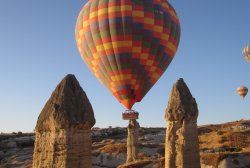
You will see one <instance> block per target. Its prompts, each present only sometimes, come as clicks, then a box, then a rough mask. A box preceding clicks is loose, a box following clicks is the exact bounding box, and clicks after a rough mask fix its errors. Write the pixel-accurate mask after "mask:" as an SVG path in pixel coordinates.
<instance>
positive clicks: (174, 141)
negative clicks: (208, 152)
mask: <svg viewBox="0 0 250 168" xmlns="http://www.w3.org/2000/svg"><path fill="white" fill-rule="evenodd" d="M197 117H198V107H197V104H196V101H195V99H194V98H193V97H192V95H191V93H190V91H189V89H188V87H187V85H186V84H185V82H184V80H183V79H179V80H178V81H177V82H176V83H175V84H174V86H173V88H172V91H171V94H170V100H169V102H168V106H167V109H166V113H165V118H166V121H167V128H166V143H165V149H166V150H165V168H200V155H199V139H198V133H197Z"/></svg>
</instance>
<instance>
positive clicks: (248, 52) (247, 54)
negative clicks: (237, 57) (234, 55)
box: [242, 45, 250, 62]
mask: <svg viewBox="0 0 250 168" xmlns="http://www.w3.org/2000/svg"><path fill="white" fill-rule="evenodd" d="M242 54H243V56H244V58H245V59H246V60H247V61H248V62H250V45H248V46H246V47H245V48H244V49H243V51H242Z"/></svg>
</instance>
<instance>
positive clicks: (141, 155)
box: [137, 152, 149, 160]
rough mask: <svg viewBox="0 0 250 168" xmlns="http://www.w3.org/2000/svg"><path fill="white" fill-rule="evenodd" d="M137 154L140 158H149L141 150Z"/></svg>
mask: <svg viewBox="0 0 250 168" xmlns="http://www.w3.org/2000/svg"><path fill="white" fill-rule="evenodd" d="M137 156H138V158H139V159H140V160H147V159H148V158H149V156H148V155H147V154H145V153H143V152H138V155H137Z"/></svg>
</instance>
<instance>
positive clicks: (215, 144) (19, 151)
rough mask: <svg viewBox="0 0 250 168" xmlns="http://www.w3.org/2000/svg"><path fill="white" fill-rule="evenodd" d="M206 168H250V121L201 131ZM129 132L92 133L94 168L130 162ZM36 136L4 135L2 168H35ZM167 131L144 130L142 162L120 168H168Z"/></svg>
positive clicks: (0, 153)
mask: <svg viewBox="0 0 250 168" xmlns="http://www.w3.org/2000/svg"><path fill="white" fill-rule="evenodd" d="M198 133H199V143H200V155H201V161H202V167H203V168H205V166H206V168H215V167H218V168H231V167H232V168H234V167H235V168H247V167H250V120H240V121H234V122H228V123H223V124H209V125H202V126H199V127H198ZM126 135H127V130H126V128H120V127H117V128H103V129H102V128H94V129H93V130H92V137H93V145H92V154H93V168H101V167H102V168H110V167H118V166H119V165H121V164H123V163H124V162H125V160H126ZM33 146H34V134H33V133H26V134H25V133H21V132H18V133H11V134H0V168H17V167H20V168H31V167H32V166H31V165H32V154H33ZM164 148H165V128H144V127H142V128H140V144H139V156H140V159H141V160H139V161H137V162H135V163H131V164H129V165H123V166H120V168H128V167H130V168H133V167H134V168H135V167H138V166H139V167H140V168H144V167H146V166H147V167H154V168H163V167H164V154H165V153H164V152H165V149H164Z"/></svg>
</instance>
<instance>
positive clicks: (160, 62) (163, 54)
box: [75, 0, 180, 119]
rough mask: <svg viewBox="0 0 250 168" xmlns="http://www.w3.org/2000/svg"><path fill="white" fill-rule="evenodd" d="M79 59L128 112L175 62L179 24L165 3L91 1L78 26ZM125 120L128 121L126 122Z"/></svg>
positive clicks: (133, 115) (153, 0) (131, 115)
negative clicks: (173, 60) (173, 61)
mask: <svg viewBox="0 0 250 168" xmlns="http://www.w3.org/2000/svg"><path fill="white" fill-rule="evenodd" d="M75 37H76V43H77V47H78V50H79V52H80V55H81V57H82V59H83V60H84V62H85V63H86V65H87V66H88V67H89V69H90V70H91V71H92V73H93V74H94V75H95V76H96V78H98V80H99V81H100V82H101V83H102V84H103V85H105V86H106V87H107V88H108V89H109V90H110V92H111V93H112V94H113V95H114V96H115V97H116V99H117V100H118V101H119V102H121V103H122V104H123V105H124V106H125V107H126V108H127V109H128V110H127V111H126V113H124V115H123V118H124V119H131V118H136V117H137V118H138V114H137V113H136V112H134V111H133V110H132V109H131V108H132V106H133V105H134V104H135V103H136V102H140V101H141V100H142V98H143V97H144V96H145V95H146V94H147V92H148V91H149V90H150V89H151V88H152V86H153V85H154V84H155V83H156V82H157V81H158V79H159V78H160V77H161V75H162V74H163V73H164V71H165V70H166V69H167V67H168V65H169V64H170V63H171V61H172V59H173V58H174V56H175V53H176V50H177V48H178V44H179V40H180V24H179V19H178V17H177V14H176V12H175V10H174V8H173V7H172V6H171V5H170V4H169V3H168V2H167V1H166V0H89V1H88V2H87V3H86V4H85V6H84V7H83V8H82V10H81V12H80V14H79V16H78V19H77V23H76V28H75ZM126 115H127V116H126Z"/></svg>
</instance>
